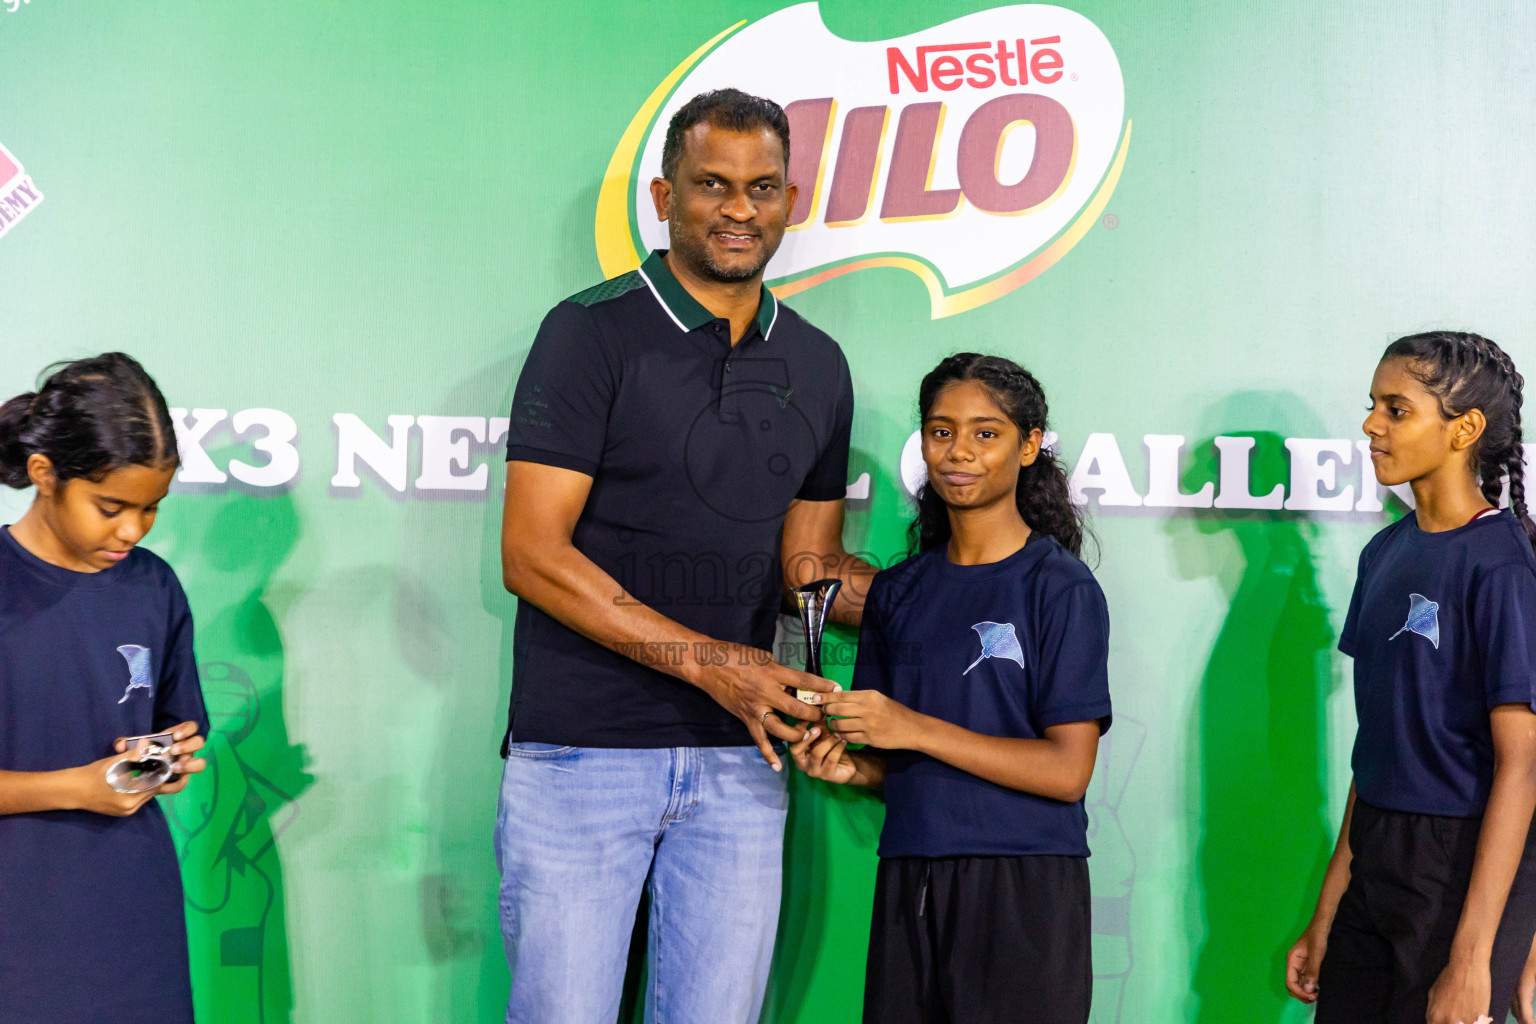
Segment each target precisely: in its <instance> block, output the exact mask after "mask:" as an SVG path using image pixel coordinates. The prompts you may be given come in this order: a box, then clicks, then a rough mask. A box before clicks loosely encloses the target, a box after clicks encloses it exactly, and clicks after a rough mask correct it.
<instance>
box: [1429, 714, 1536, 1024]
mask: <svg viewBox="0 0 1536 1024" xmlns="http://www.w3.org/2000/svg"><path fill="white" fill-rule="evenodd" d="M1489 721H1490V723H1491V725H1492V727H1493V789H1492V791H1491V792H1490V793H1489V795H1488V808H1487V810H1486V811H1484V812H1483V824H1482V828H1481V830H1480V831H1479V832H1478V837H1477V854H1476V857H1475V859H1474V860H1473V862H1472V882H1471V884H1470V886H1469V887H1468V888H1467V899H1466V902H1465V903H1464V904H1462V908H1461V920H1460V922H1459V923H1458V924H1457V925H1456V938H1455V939H1454V941H1453V942H1452V943H1451V959H1450V962H1449V963H1447V964H1446V965H1445V970H1443V971H1441V972H1440V977H1439V980H1437V981H1436V982H1435V986H1434V988H1432V989H1430V990H1429V1017H1428V1022H1429V1024H1458V1022H1459V1021H1473V1020H1475V1019H1476V1018H1477V1017H1478V1016H1480V1015H1482V1014H1486V1013H1487V1012H1488V1010H1489V1005H1490V1000H1491V998H1492V995H1491V992H1490V988H1491V986H1492V982H1491V981H1490V979H1489V976H1488V970H1489V967H1488V961H1489V957H1490V956H1491V955H1492V953H1493V936H1494V932H1496V931H1497V930H1498V927H1499V919H1500V918H1502V917H1503V916H1504V901H1505V900H1506V899H1507V898H1508V897H1509V887H1510V884H1511V883H1512V882H1513V881H1514V879H1515V870H1516V869H1517V868H1518V867H1519V866H1520V856H1521V854H1522V853H1523V852H1524V851H1525V839H1526V833H1527V832H1528V831H1529V830H1530V826H1531V814H1532V812H1533V811H1536V713H1533V712H1532V711H1531V709H1530V707H1529V706H1528V705H1525V704H1500V705H1499V706H1498V707H1496V708H1494V709H1493V711H1492V713H1491V714H1490V715H1489ZM1507 995H1508V993H1503V992H1501V993H1499V998H1500V999H1501V1000H1502V999H1504V998H1505V997H1506V996H1507ZM1500 1009H1501V1010H1502V1007H1500Z"/></svg>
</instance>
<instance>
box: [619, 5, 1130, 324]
mask: <svg viewBox="0 0 1536 1024" xmlns="http://www.w3.org/2000/svg"><path fill="white" fill-rule="evenodd" d="M723 86H735V87H736V88H740V89H745V90H747V91H748V92H754V93H757V94H758V95H762V96H767V97H770V98H772V99H774V100H777V101H778V102H779V103H780V104H782V105H783V107H784V110H785V113H786V114H787V115H788V116H789V121H790V137H791V139H792V145H791V152H790V166H789V177H790V180H791V181H794V182H796V183H797V184H798V185H799V186H800V190H799V197H798V199H797V201H796V203H795V207H794V209H793V210H792V211H791V213H790V218H789V227H790V233H789V234H787V235H786V236H785V239H784V244H783V246H782V247H781V248H780V249H779V252H778V254H777V255H776V256H775V257H774V259H773V262H772V263H770V264H769V266H768V278H769V284H770V286H771V287H772V288H773V290H774V293H775V294H777V295H778V296H780V297H781V298H782V297H784V296H788V295H793V294H795V293H797V292H801V291H805V290H806V289H808V288H813V287H815V286H816V285H818V284H821V283H823V282H825V281H829V280H831V279H832V278H834V277H838V276H841V275H843V274H848V273H851V272H853V271H856V270H864V269H869V268H872V267H896V268H900V269H904V270H907V271H910V272H911V273H913V274H915V275H916V276H917V277H918V278H919V279H920V280H921V281H922V283H923V284H924V286H925V287H926V288H927V291H928V294H929V299H930V306H931V309H932V315H933V316H934V317H942V316H950V315H952V314H955V313H960V312H964V311H965V310H968V309H974V308H975V307H977V306H980V305H982V304H984V303H987V302H990V301H992V300H993V299H996V298H999V297H1000V296H1002V295H1006V294H1007V293H1008V292H1010V291H1012V290H1013V289H1015V288H1018V287H1019V286H1020V285H1022V284H1024V283H1026V282H1027V281H1029V280H1031V279H1033V278H1034V277H1036V276H1037V275H1039V274H1040V273H1041V272H1042V271H1044V270H1045V269H1046V268H1048V267H1050V266H1051V265H1052V264H1054V263H1055V262H1056V261H1057V260H1059V259H1060V258H1061V257H1062V256H1063V255H1065V254H1066V253H1067V251H1069V250H1070V249H1071V248H1072V247H1073V246H1074V245H1075V244H1077V242H1078V241H1079V240H1080V239H1081V238H1082V237H1083V235H1085V234H1086V233H1087V232H1088V229H1089V228H1090V227H1092V226H1093V224H1094V223H1095V222H1096V221H1097V220H1098V218H1099V216H1100V215H1101V214H1102V213H1103V210H1104V206H1105V204H1106V203H1107V202H1108V201H1109V197H1110V194H1111V193H1112V192H1113V191H1114V188H1115V185H1116V183H1117V182H1118V181H1119V177H1120V171H1121V168H1122V167H1123V166H1124V162H1125V157H1126V152H1127V149H1128V147H1129V144H1130V123H1129V122H1128V121H1126V120H1124V106H1125V96H1124V85H1123V82H1122V79H1121V74H1120V65H1119V62H1118V60H1117V59H1116V57H1115V53H1114V50H1113V48H1112V47H1111V46H1110V44H1109V41H1108V40H1107V39H1106V38H1105V37H1104V34H1103V33H1102V32H1100V31H1099V30H1098V28H1097V27H1096V26H1095V25H1094V24H1093V23H1092V22H1090V21H1089V20H1088V19H1087V18H1085V17H1083V16H1082V15H1080V14H1077V13H1075V12H1073V11H1069V10H1066V9H1065V8H1061V7H1053V6H1050V5H1046V4H1020V5H1013V6H1008V7H996V8H993V9H991V10H987V11H980V12H978V13H976V14H971V15H967V16H965V17H963V18H957V19H955V20H954V21H949V22H946V23H944V24H942V25H936V26H934V27H932V28H928V29H924V30H922V31H920V32H915V33H913V34H911V35H909V36H904V37H902V38H899V39H889V40H876V41H872V42H854V41H850V40H847V39H842V38H840V37H838V36H836V35H834V34H833V33H832V32H831V31H830V30H829V29H828V28H827V27H826V26H825V25H823V24H822V21H821V14H820V10H819V9H818V7H817V5H816V4H815V3H807V4H800V5H797V6H794V7H789V8H786V9H785V10H782V11H779V12H777V13H775V14H772V15H769V16H768V17H766V18H763V19H762V20H761V21H756V22H752V23H750V24H748V23H746V22H741V23H738V24H737V25H734V26H732V27H731V28H729V29H727V30H725V31H724V32H722V33H720V35H718V36H716V37H715V38H714V39H711V40H709V41H708V42H706V43H704V44H703V45H702V46H700V47H699V48H698V49H697V50H695V51H694V52H693V53H692V54H691V55H689V56H688V57H687V58H686V59H685V60H684V61H683V62H682V63H681V64H680V65H679V66H678V67H677V68H676V69H675V70H674V71H673V72H672V74H671V75H669V76H667V78H666V79H665V80H664V81H662V82H661V84H660V85H658V86H657V87H656V89H655V90H654V91H653V92H652V94H651V96H650V97H649V98H648V99H647V100H646V102H645V103H644V104H642V105H641V107H640V110H639V111H638V112H637V113H636V114H635V117H634V118H633V119H632V121H631V123H630V126H629V129H628V130H627V131H626V132H625V134H624V136H623V138H622V139H621V140H620V142H619V145H618V148H617V149H616V150H615V152H614V155H613V158H612V160H611V161H610V162H609V165H608V172H607V174H606V175H605V177H604V180H603V187H602V191H601V193H600V195H599V198H598V209H597V249H598V256H599V259H600V260H601V262H602V265H603V270H604V272H605V273H607V274H609V275H610V276H611V275H615V274H619V273H622V272H624V271H626V270H630V269H633V268H634V267H635V266H638V265H639V262H640V259H641V257H642V254H643V253H644V252H646V251H647V250H649V249H651V248H662V247H665V246H666V244H667V229H666V225H665V224H661V223H657V222H656V220H655V217H654V215H653V214H652V213H651V212H650V197H649V193H648V186H649V182H650V180H651V178H652V177H654V176H655V175H657V174H659V173H660V166H661V145H662V141H663V137H664V135H665V128H666V124H667V121H668V120H669V119H670V118H671V116H672V113H673V112H674V111H675V110H676V109H677V108H678V107H679V106H681V105H682V104H683V103H685V102H686V101H687V100H688V99H689V98H690V97H692V96H694V95H696V94H697V93H700V92H703V91H705V90H706V89H715V88H720V87H723Z"/></svg>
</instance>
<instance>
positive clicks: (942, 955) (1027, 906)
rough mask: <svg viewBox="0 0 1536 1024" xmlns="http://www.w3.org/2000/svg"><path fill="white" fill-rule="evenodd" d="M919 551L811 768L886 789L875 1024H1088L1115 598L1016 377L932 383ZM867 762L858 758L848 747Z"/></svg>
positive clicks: (897, 574) (975, 368) (809, 740)
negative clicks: (1094, 794)
mask: <svg viewBox="0 0 1536 1024" xmlns="http://www.w3.org/2000/svg"><path fill="white" fill-rule="evenodd" d="M918 405H919V410H920V412H921V414H922V439H923V443H922V451H923V461H924V462H925V463H926V464H927V467H928V482H927V484H926V485H925V486H924V487H923V489H922V491H921V492H920V493H919V496H918V518H917V521H916V522H915V523H914V524H913V535H914V537H913V539H914V541H915V545H914V546H915V547H916V549H917V550H916V554H914V555H913V557H911V558H909V559H907V560H906V561H904V562H902V563H900V564H899V565H896V566H893V567H892V568H890V569H887V570H885V571H884V572H882V573H879V574H878V575H877V576H876V577H875V580H874V582H873V584H872V585H871V587H870V592H869V596H868V600H867V603H866V605H865V611H864V619H863V625H862V628H861V631H860V634H859V657H858V664H857V667H856V670H855V673H854V689H852V690H850V691H848V692H847V693H841V694H835V695H829V696H828V700H827V702H826V704H825V708H826V712H827V714H828V715H829V716H838V719H837V721H835V722H834V723H833V725H834V728H835V729H836V732H835V733H834V732H825V731H824V730H823V729H822V728H821V727H815V728H812V729H810V730H808V731H807V732H806V734H805V736H804V737H803V738H802V739H801V740H799V741H798V742H796V743H795V744H793V745H792V746H791V753H792V754H793V755H794V757H795V761H796V763H797V764H798V765H799V766H800V767H801V769H802V770H804V771H806V772H807V773H808V774H810V775H812V776H814V777H816V778H822V779H827V780H829V781H831V782H836V783H855V784H858V785H864V786H869V787H872V788H874V789H877V790H883V792H884V794H885V802H886V819H885V827H884V830H883V831H882V832H881V836H880V850H879V852H880V867H879V871H878V874H877V877H876V883H875V908H874V919H873V922H872V925H871V933H870V943H869V960H868V967H867V971H866V982H865V992H864V1020H865V1021H866V1022H879V1024H893V1022H908V1021H910V1022H929V1021H931V1022H938V1021H946V1022H948V1021H1000V1020H1018V1019H1022V1018H1021V1017H1020V1013H1021V1011H1023V1010H1024V1009H1025V1008H1027V1010H1028V1012H1027V1015H1026V1016H1027V1019H1029V1020H1030V1021H1032V1022H1037V1024H1082V1022H1084V1021H1086V1020H1087V1019H1088V1008H1089V1001H1090V998H1091V995H1092V985H1093V971H1092V966H1091V963H1090V949H1089V947H1090V941H1091V929H1090V925H1089V902H1090V898H1089V890H1088V866H1087V861H1086V858H1087V856H1088V843H1087V824H1088V820H1087V815H1086V813H1085V812H1084V810H1083V793H1084V791H1085V790H1086V789H1087V787H1088V781H1089V778H1090V777H1091V775H1092V773H1093V762H1094V756H1095V753H1096V752H1097V750H1098V743H1099V735H1100V733H1102V732H1103V731H1104V730H1105V729H1107V728H1108V727H1109V721H1110V703H1109V684H1108V676H1107V672H1106V667H1105V666H1106V661H1107V657H1108V649H1109V614H1108V611H1107V609H1106V607H1105V603H1104V594H1103V592H1102V591H1101V590H1100V589H1099V585H1098V583H1097V582H1096V581H1095V580H1094V578H1093V574H1092V573H1091V572H1089V570H1088V567H1087V566H1085V565H1084V564H1083V563H1082V562H1081V561H1080V560H1079V558H1078V552H1079V549H1080V547H1081V545H1082V538H1083V531H1082V526H1081V522H1080V513H1079V510H1078V509H1077V508H1076V507H1075V506H1074V505H1073V504H1072V503H1071V501H1070V500H1069V496H1068V488H1067V479H1066V476H1065V474H1064V473H1063V472H1062V469H1061V466H1060V465H1059V464H1058V463H1057V461H1056V459H1055V458H1054V456H1053V455H1052V454H1051V453H1050V452H1047V451H1042V450H1041V439H1042V432H1043V431H1044V430H1045V426H1046V413H1047V408H1046V402H1045V394H1044V393H1043V391H1042V390H1041V388H1040V384H1039V382H1038V381H1036V380H1035V378H1034V377H1033V376H1031V375H1030V374H1029V373H1028V372H1026V371H1025V370H1024V369H1022V368H1021V367H1019V366H1018V365H1017V364H1015V363H1012V362H1010V361H1008V360H1006V359H1000V358H997V357H994V356H980V355H975V354H972V353H963V354H961V355H956V356H951V357H950V358H948V359H945V360H944V361H943V362H942V363H940V364H939V365H938V367H937V368H936V369H934V370H933V372H931V373H929V374H928V375H927V376H926V377H925V378H923V383H922V387H921V389H920V391H919V397H918ZM849 742H853V743H863V744H868V746H867V747H865V748H864V749H863V750H860V751H849V750H848V749H847V744H848V743H849Z"/></svg>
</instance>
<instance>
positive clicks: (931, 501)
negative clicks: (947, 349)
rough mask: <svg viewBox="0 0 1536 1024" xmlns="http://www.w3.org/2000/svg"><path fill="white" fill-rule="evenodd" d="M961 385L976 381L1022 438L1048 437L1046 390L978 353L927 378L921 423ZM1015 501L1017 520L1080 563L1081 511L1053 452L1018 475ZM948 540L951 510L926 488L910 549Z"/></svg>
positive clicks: (948, 362)
mask: <svg viewBox="0 0 1536 1024" xmlns="http://www.w3.org/2000/svg"><path fill="white" fill-rule="evenodd" d="M961 381H975V382H977V383H978V384H980V385H982V386H983V387H985V388H986V389H987V391H988V393H989V394H991V396H992V399H993V401H995V402H996V403H997V405H998V408H1000V409H1002V410H1003V412H1004V413H1005V414H1006V415H1007V416H1008V418H1009V419H1010V420H1012V421H1013V423H1014V425H1015V426H1017V427H1018V428H1019V432H1020V433H1022V434H1025V435H1026V436H1027V435H1028V434H1029V432H1030V431H1032V430H1039V431H1041V432H1042V433H1044V432H1045V429H1046V426H1047V417H1048V416H1049V414H1050V408H1049V406H1048V405H1047V404H1046V401H1045V389H1044V388H1042V387H1041V386H1040V382H1039V381H1038V380H1036V379H1035V376H1034V374H1032V373H1030V372H1029V371H1028V370H1026V369H1024V368H1023V367H1022V366H1020V365H1019V364H1018V363H1015V362H1013V361H1012V360H1010V359H1004V358H1002V357H1000V356H984V355H978V354H977V353H975V352H961V353H959V354H958V355H953V356H950V357H949V358H948V359H945V360H944V361H943V362H941V363H939V365H938V366H936V367H934V368H933V369H932V370H931V371H929V373H928V375H927V376H926V377H924V378H923V383H922V385H921V386H920V387H919V388H918V392H917V407H918V414H919V416H920V418H921V419H927V418H928V410H929V409H930V408H932V407H933V401H934V399H935V398H937V397H938V394H939V392H940V391H942V390H943V389H944V388H945V387H947V386H949V385H950V384H956V383H959V382H961ZM1014 498H1015V500H1016V501H1017V502H1018V506H1019V515H1020V516H1021V517H1022V518H1023V520H1024V522H1025V523H1026V524H1028V526H1029V528H1030V529H1031V530H1036V531H1039V532H1040V533H1044V534H1049V535H1050V536H1052V537H1055V538H1056V540H1057V541H1059V542H1060V543H1061V546H1062V547H1064V548H1066V549H1067V550H1068V551H1070V552H1072V553H1073V554H1074V555H1077V556H1078V557H1079V558H1081V557H1082V553H1083V510H1082V508H1081V506H1079V505H1077V504H1076V503H1074V502H1073V501H1072V494H1071V489H1070V488H1069V487H1068V485H1067V474H1066V470H1065V468H1064V467H1063V466H1062V464H1061V461H1060V460H1059V459H1058V458H1057V457H1056V454H1055V452H1053V451H1051V450H1049V449H1047V448H1041V449H1040V453H1039V454H1038V455H1037V456H1036V457H1035V461H1034V462H1033V463H1031V464H1030V465H1028V466H1025V467H1024V468H1023V469H1021V470H1020V471H1019V484H1018V488H1017V490H1016V491H1015V492H1014ZM949 534H950V527H949V509H948V508H947V507H946V506H945V505H944V500H943V499H942V498H940V497H939V496H938V495H937V494H936V493H934V492H933V490H932V489H931V488H929V487H928V486H927V485H926V484H924V485H923V487H922V489H920V490H919V491H918V493H917V518H916V519H914V520H913V521H912V526H911V528H910V529H909V530H908V544H909V546H910V547H911V548H912V549H913V550H915V551H929V550H931V549H933V548H936V547H938V546H940V545H941V544H947V543H949Z"/></svg>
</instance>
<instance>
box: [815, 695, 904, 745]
mask: <svg viewBox="0 0 1536 1024" xmlns="http://www.w3.org/2000/svg"><path fill="white" fill-rule="evenodd" d="M822 709H823V711H824V712H825V713H826V714H827V715H828V716H829V717H832V718H836V719H837V721H835V722H833V723H831V724H832V728H834V729H836V730H837V734H838V735H839V736H841V737H842V738H843V739H845V740H847V741H848V742H849V743H867V744H869V745H870V746H875V747H883V748H884V749H886V750H916V749H917V748H918V744H919V741H920V740H921V738H922V732H923V722H924V719H925V718H927V716H926V715H922V714H919V713H918V712H916V711H913V710H912V709H911V708H909V707H907V706H906V705H905V704H900V703H897V702H896V701H894V700H892V699H891V698H889V697H887V696H886V695H885V694H883V693H881V692H880V691H879V690H848V691H847V692H844V693H839V694H837V695H836V696H835V697H828V698H826V699H825V700H824V701H823V702H822Z"/></svg>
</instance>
